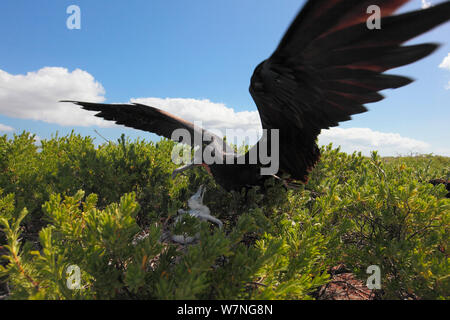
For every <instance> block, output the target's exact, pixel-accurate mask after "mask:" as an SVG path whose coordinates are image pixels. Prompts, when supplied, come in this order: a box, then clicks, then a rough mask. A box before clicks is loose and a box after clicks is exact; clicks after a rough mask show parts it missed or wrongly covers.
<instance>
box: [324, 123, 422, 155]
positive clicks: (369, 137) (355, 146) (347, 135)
mask: <svg viewBox="0 0 450 320" xmlns="http://www.w3.org/2000/svg"><path fill="white" fill-rule="evenodd" d="M319 143H320V144H321V145H327V144H329V143H333V145H334V146H338V145H340V146H341V149H342V151H345V152H348V153H352V152H353V151H361V152H362V153H363V154H365V155H369V154H370V152H371V151H374V150H376V151H379V153H380V154H381V155H382V156H389V155H405V154H410V153H430V152H431V146H430V145H429V144H428V143H426V142H423V141H420V140H415V139H411V138H407V137H402V136H401V135H400V134H398V133H385V132H379V131H374V130H371V129H369V128H348V129H344V128H339V127H337V128H331V129H329V130H322V133H321V134H320V136H319Z"/></svg>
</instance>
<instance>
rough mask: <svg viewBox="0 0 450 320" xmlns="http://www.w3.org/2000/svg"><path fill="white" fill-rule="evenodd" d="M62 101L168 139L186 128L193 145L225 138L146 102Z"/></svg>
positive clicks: (205, 143)
mask: <svg viewBox="0 0 450 320" xmlns="http://www.w3.org/2000/svg"><path fill="white" fill-rule="evenodd" d="M61 102H72V103H75V104H77V105H80V106H82V108H83V109H85V110H89V111H98V113H97V114H95V116H97V117H100V118H103V119H105V120H109V121H114V122H115V123H116V124H121V125H124V126H127V127H130V128H134V129H138V130H143V131H148V132H152V133H156V134H157V135H160V136H163V137H166V138H168V139H172V133H173V132H174V131H175V130H177V129H185V130H187V131H188V132H189V134H190V140H191V143H190V144H191V146H197V145H200V144H201V145H202V146H203V147H205V146H206V145H208V144H209V143H210V141H211V139H212V138H214V140H215V141H216V142H219V143H223V140H222V139H221V138H220V137H218V136H217V135H215V134H213V133H211V132H210V131H207V130H205V129H202V128H200V127H198V126H195V125H194V124H193V123H192V122H189V121H186V120H184V119H181V118H179V117H177V116H175V115H173V114H170V113H169V112H166V111H163V110H161V109H158V108H155V107H151V106H147V105H144V104H139V103H134V104H103V103H92V102H82V101H69V100H65V101H61ZM194 135H198V136H199V137H200V138H201V140H200V139H199V141H196V140H195V139H194ZM176 142H181V141H176ZM183 142H185V141H183ZM198 142H200V143H198Z"/></svg>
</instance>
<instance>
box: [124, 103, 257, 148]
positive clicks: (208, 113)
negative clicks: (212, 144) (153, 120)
mask: <svg viewBox="0 0 450 320" xmlns="http://www.w3.org/2000/svg"><path fill="white" fill-rule="evenodd" d="M131 102H136V103H142V104H145V105H149V106H152V107H156V108H159V109H162V110H164V111H167V112H170V113H171V114H173V115H176V116H178V117H180V118H182V119H185V120H187V121H190V122H193V123H198V125H200V126H202V127H203V128H205V129H208V130H210V131H211V132H213V133H215V134H217V135H219V136H224V135H226V136H227V138H230V137H235V138H236V139H234V140H235V141H231V142H233V143H237V144H240V143H241V142H242V141H244V138H245V137H247V138H248V139H247V142H248V143H250V144H254V143H256V141H257V140H258V137H259V136H261V120H260V118H259V113H258V112H257V111H239V112H237V111H235V110H234V109H232V108H229V107H227V106H226V105H225V104H223V103H216V102H211V101H210V100H208V99H203V100H198V99H184V98H165V99H161V98H137V99H131ZM228 141H230V140H228Z"/></svg>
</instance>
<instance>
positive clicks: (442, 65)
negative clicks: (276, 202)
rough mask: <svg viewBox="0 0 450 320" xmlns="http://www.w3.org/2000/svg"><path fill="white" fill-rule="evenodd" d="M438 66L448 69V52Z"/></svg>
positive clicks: (449, 68) (449, 60)
mask: <svg viewBox="0 0 450 320" xmlns="http://www.w3.org/2000/svg"><path fill="white" fill-rule="evenodd" d="M439 68H442V69H447V70H449V71H450V52H449V53H448V55H447V56H446V57H445V58H444V60H442V63H441V64H440V65H439Z"/></svg>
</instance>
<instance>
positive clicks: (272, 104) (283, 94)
mask: <svg viewBox="0 0 450 320" xmlns="http://www.w3.org/2000/svg"><path fill="white" fill-rule="evenodd" d="M408 1H409V0H309V1H308V2H307V3H306V5H305V6H304V8H303V9H302V10H301V11H300V13H299V14H298V16H297V17H296V19H295V20H294V22H293V23H292V25H291V26H290V28H289V29H288V31H287V32H286V34H285V36H284V37H283V39H282V40H281V42H280V44H279V46H278V48H277V49H276V50H275V52H274V53H273V55H272V56H271V57H270V58H269V59H267V60H265V61H263V62H262V63H261V64H259V65H258V66H257V67H256V69H255V71H254V74H253V76H252V79H251V85H250V93H251V95H252V97H253V99H254V100H255V103H256V105H257V107H258V111H259V114H260V117H261V121H262V125H263V128H264V129H279V130H280V131H279V133H280V135H279V137H280V143H279V147H280V170H281V171H282V172H286V173H289V174H290V175H291V177H292V178H294V179H299V180H303V181H306V180H307V174H308V172H309V170H311V169H312V167H313V166H314V164H315V163H316V162H317V161H318V159H319V157H320V152H319V149H318V147H317V145H316V139H317V136H318V135H319V134H320V131H321V129H326V128H329V127H332V126H336V125H338V123H339V122H341V121H346V120H350V119H351V115H353V114H358V113H362V112H365V111H367V109H366V107H365V106H364V105H363V104H365V103H370V102H376V101H380V100H382V99H383V96H382V95H381V94H380V93H378V91H380V90H383V89H388V88H399V87H402V86H404V85H407V84H409V83H411V82H412V80H411V79H409V78H406V77H402V76H396V75H387V74H383V72H384V71H386V70H388V69H391V68H396V67H399V66H403V65H406V64H409V63H412V62H414V61H417V60H419V59H421V58H423V57H425V56H427V55H429V54H430V53H431V52H433V51H434V50H435V49H436V48H437V46H438V45H436V44H420V45H413V46H402V44H403V43H404V42H405V41H407V40H409V39H412V38H414V37H416V36H418V35H419V34H421V33H424V32H426V31H428V30H430V29H432V28H433V27H435V26H437V25H439V24H441V23H443V22H445V21H448V20H449V19H450V2H449V1H447V2H445V3H442V4H439V5H436V6H434V7H431V8H428V9H425V10H418V11H413V12H410V13H406V14H402V15H395V16H393V15H392V13H394V12H395V11H396V10H397V9H398V8H399V7H401V6H402V5H403V4H405V3H406V2H408ZM370 5H378V6H379V7H380V8H381V17H382V19H381V29H373V30H371V29H369V28H368V27H367V24H366V20H367V19H368V18H369V17H370V15H369V14H368V13H367V8H368V7H369V6H370Z"/></svg>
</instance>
